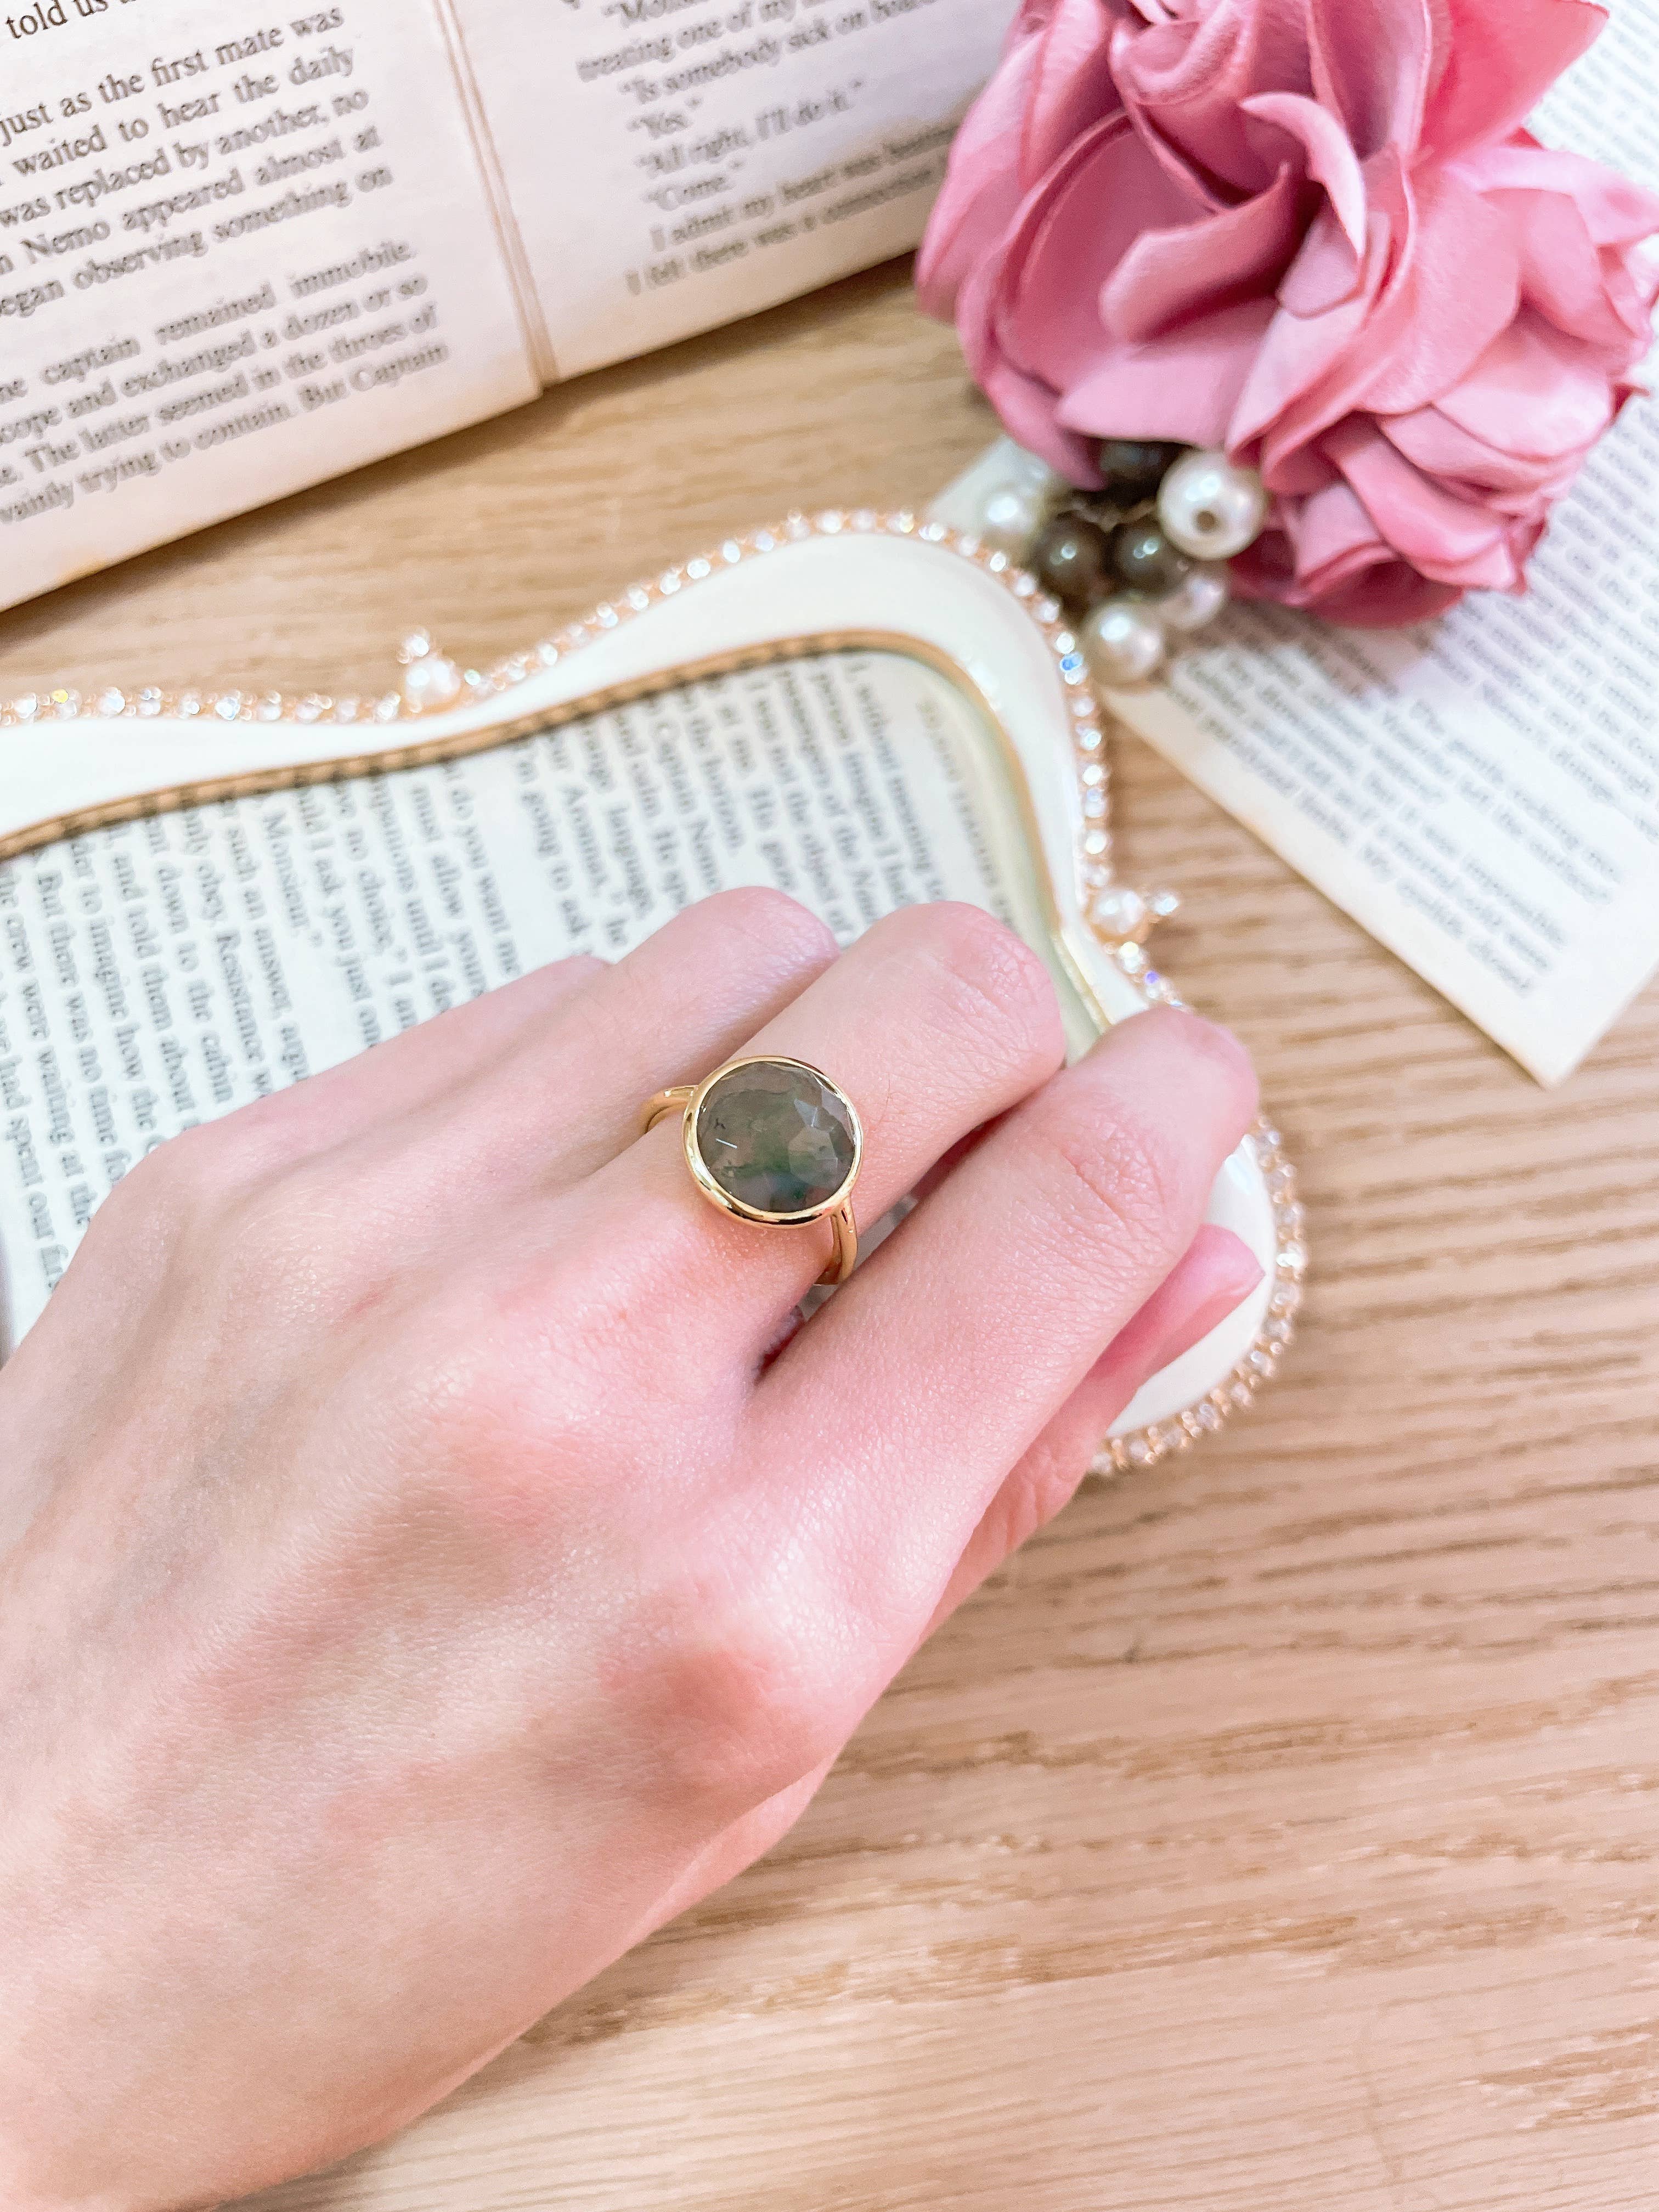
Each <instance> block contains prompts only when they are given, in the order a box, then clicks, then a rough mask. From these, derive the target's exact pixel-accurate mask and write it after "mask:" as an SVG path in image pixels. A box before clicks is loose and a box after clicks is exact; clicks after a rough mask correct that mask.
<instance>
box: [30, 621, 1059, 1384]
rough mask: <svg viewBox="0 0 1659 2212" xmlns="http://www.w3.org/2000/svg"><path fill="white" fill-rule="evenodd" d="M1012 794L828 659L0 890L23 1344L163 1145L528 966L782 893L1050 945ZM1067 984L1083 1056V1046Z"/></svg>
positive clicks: (929, 699)
mask: <svg viewBox="0 0 1659 2212" xmlns="http://www.w3.org/2000/svg"><path fill="white" fill-rule="evenodd" d="M1018 820H1019V817H1018V808H1017V806H1016V805H1015V804H1014V803H1013V800H1012V794H1011V791H1010V788H1009V786H1008V784H1007V782H1006V769H1003V768H1002V767H1001V766H1000V756H998V755H997V754H996V753H995V751H994V747H993V746H992V745H991V744H988V743H987V733H986V730H985V726H984V725H983V724H982V722H981V720H980V719H979V717H978V714H977V711H976V710H975V708H973V707H972V706H971V705H970V704H969V702H968V701H967V699H966V698H965V697H964V696H963V694H962V693H960V692H959V691H957V689H956V688H955V687H954V686H953V685H952V684H951V683H950V682H949V681H948V680H947V679H946V678H944V677H943V676H941V675H939V674H938V673H937V672H936V671H934V670H933V669H932V668H931V667H928V666H927V665H924V664H923V663H921V662H920V661H915V660H911V659H906V658H902V657H901V656H898V655H896V654H890V653H880V654H876V653H871V654H860V653H836V654H828V655H823V656H821V657H818V658H815V659H808V660H804V661H801V662H798V663H794V664H791V665H775V666H771V667H768V668H764V669H758V670H756V671H750V672H749V673H746V674H741V675H734V676H730V677H725V678H719V679H716V680H712V681H708V682H702V683H698V684H693V685H690V686H687V687H684V688H683V689H680V690H673V691H668V692H665V693H662V694H660V695H659V696H657V697H655V698H653V699H648V700H645V701H641V702H639V703H637V704H635V705H631V706H627V707H622V708H616V709H614V710H613V711H611V712H609V713H606V714H599V715H595V716H592V717H591V718H588V719H586V720H580V721H574V722H570V723H567V724H565V725H564V726H562V727H560V728H556V729H552V730H549V731H546V732H542V733H540V734H538V735H536V736H532V737H530V738H523V739H520V740H519V741H517V742H515V743H513V744H507V745H503V746H501V747H499V748H497V749H496V750H493V751H490V752H488V753H483V754H480V755H477V756H475V757H472V758H471V759H466V760H460V761H455V762H452V763H447V764H445V765H442V766H438V767H431V768H424V769H407V770H399V771H396V772H394V773H391V774H385V775H369V776H363V777H358V778H354V779H352V780H350V781H344V782H339V783H332V784H325V785H319V786H316V787H312V788H310V789H307V790H302V791H295V792H286V793H275V794H272V795H270V796H267V797H264V798H255V799H236V800H231V801H227V802H224V803H223V804H221V805H213V806H207V807H199V808H195V809H191V810H188V811H179V812H175V813H167V814H161V815H158V816H155V817H153V818H151V819H149V820H148V821H139V822H133V823H123V824H120V825H119V826H118V827H115V828H112V829H102V830H98V831H95V832H93V833H92V834H90V835H88V836H84V837H80V838H76V839H74V840H72V841H69V842H60V843H58V844H54V845H51V846H47V847H46V848H42V849H40V851H38V852H34V853H32V854H25V855H23V856H22V857H21V859H18V860H10V861H7V862H5V863H3V864H0V1291H4V1292H6V1293H7V1298H6V1299H0V1314H3V1310H4V1306H5V1304H6V1303H8V1302H9V1311H10V1332H11V1340H12V1341H14V1342H15V1340H16V1338H17V1337H18V1336H20V1335H21V1333H22V1332H23V1331H24V1330H25V1329H27V1328H28V1327H29V1326H30V1324H31V1323H32V1322H33V1321H34V1320H35V1318H36V1317H37V1316H39V1314H40V1310H41V1309H42V1308H43V1306H44V1305H45V1304H46V1299H47V1297H48V1296H49V1295H50V1292H51V1291H52V1287H53V1285H55V1284H56V1282H57V1281H58V1278H59V1276H60V1275H61V1274H62V1273H63V1272H64V1268H65V1267H66V1266H67V1265H68V1263H69V1261H70V1255H71V1254H72V1253H73V1252H74V1249H75V1248H76V1244H77V1243H79V1241H80V1239H81V1237H82V1234H83V1232H84V1231H85V1229H86V1227H87V1225H88V1222H89V1221H90V1220H91V1218H92V1217H93V1214H94V1212H95V1211H96V1209H97V1207H98V1206H99V1205H100V1202H101V1201H102V1200H103V1199H104V1198H105V1197H106V1195H107V1194H108V1193H109V1192H110V1190H111V1189H112V1188H113V1187H114V1185H115V1184H116V1183H117V1182H119V1181H120V1179H121V1177H122V1176H124V1175H125V1174H126V1173H127V1172H128V1170H130V1169H131V1167H132V1166H133V1165H134V1164H136V1163H137V1161H138V1160H140V1159H142V1158H143V1157H144V1155H145V1154H146V1153H147V1152H151V1151H153V1150H154V1149H155V1146H158V1145H161V1144H163V1143H165V1142H166V1140H167V1139H168V1138H169V1137H172V1136H174V1135H176V1134H177V1133H179V1131H181V1130H184V1129H187V1128H190V1127H194V1126H195V1125H196V1124H197V1123H199V1122H202V1121H207V1120H210V1119H212V1118H214V1117H216V1116H217V1115H222V1114H228V1113H229V1112H230V1111H231V1110H232V1109H234V1108H235V1107H238V1106H240V1105H244V1104H246V1103H248V1102H250V1101H251V1100H252V1099H255V1098H259V1097H264V1096H265V1095H267V1094H268V1093H269V1092H271V1091H278V1090H281V1089H283V1088H284V1087H285V1086H287V1085H290V1084H293V1083H296V1082H298V1081H299V1080H300V1079H301V1078H302V1077H305V1076H307V1075H309V1074H312V1073H315V1072H316V1071H318V1070H320V1069H323V1068H326V1067H330V1066H335V1065H336V1064H337V1063H338V1062H339V1061H341V1060H345V1059H347V1058H349V1056H350V1055H351V1054H354V1053H357V1052H361V1051H362V1050H364V1049H365V1048H368V1047H369V1046H372V1045H374V1044H377V1043H379V1042H380V1041H381V1040H382V1039H383V1038H386V1037H389V1036H394V1035H395V1034H396V1033H397V1032H398V1031H399V1030H404V1029H407V1028H410V1026H412V1025H413V1024H416V1023H417V1022H420V1021H423V1020H425V1019H427V1018H428V1017H430V1016H431V1015H434V1014H436V1013H438V1012H441V1011H442V1010H443V1009H445V1008H446V1007H449V1006H456V1005H459V1004H460V1003H461V1002H462V1001H464V1000H468V999H472V998H476V997H477V996H478V995H479V994H481V993H483V992H484V991H487V990H489V989H491V988H493V987H495V986H496V985H498V984H501V983H504V982H507V981H509V980H510V979H511V978H512V977H513V976H515V975H523V974H524V973H526V971H527V970H529V969H533V968H536V967H538V966H540V965H542V964H543V963H545V962H547V961H550V960H556V959H558V958H560V957H562V956H564V955H566V954H568V953H572V952H578V951H587V952H597V953H599V954H600V955H601V956H602V957H605V958H608V959H613V958H616V957H619V956H620V955H622V954H623V953H624V952H626V951H628V950H629V947H630V946H632V945H637V944H638V943H639V942H640V941H641V939H643V938H645V937H646V936H647V935H649V933H651V932H652V931H653V929H655V928H657V927H659V925H660V924H661V923H662V922H664V921H666V920H667V919H668V917H669V916H670V915H672V914H674V913H676V912H677V911H678V909H679V908H682V907H684V906H688V905H690V904H691V903H693V902H695V901H696V900H698V899H700V898H703V897H706V896H708V895H709V894H710V893H711V892H714V891H716V890H724V889H726V888H727V887H729V886H732V885H734V884H775V885H776V886H777V887H778V888H779V889H781V890H786V891H787V892H789V893H790V894H791V895H792V896H794V897H796V898H798V899H799V900H801V901H802V902H803V903H805V905H807V906H810V907H811V908H813V909H814V910H815V911H816V912H817V913H818V914H819V915H822V916H823V919H824V920H825V921H827V922H828V923H829V926H830V927H831V928H832V929H833V930H834V931H835V933H836V936H837V937H838V938H839V939H841V940H842V942H843V943H847V942H849V941H850V940H851V939H853V938H854V937H856V936H857V935H858V934H859V933H860V931H861V930H862V929H864V928H866V927H868V925H869V924H870V923H871V922H872V921H876V920H877V919H878V917H879V916H880V915H884V914H887V913H889V912H890V911H891V910H892V909H893V908H896V907H899V906H902V905H906V904H910V903H914V902H917V901H921V900H924V899H937V898H957V899H966V900H969V901H971V902H974V903H975V904H978V905H980V906H983V907H986V908H988V909H989V910H990V911H991V912H993V913H994V914H996V915H999V916H1000V918H1001V919H1002V920H1004V921H1007V922H1008V923H1010V924H1011V925H1012V927H1015V928H1017V929H1018V930H1020V931H1021V933H1023V934H1024V935H1025V936H1026V937H1027V938H1028V939H1029V940H1030V942H1031V943H1032V944H1034V945H1038V946H1039V947H1045V948H1046V947H1047V946H1048V938H1047V930H1046V914H1047V909H1046V906H1045V903H1044V900H1043V896H1042V890H1041V888H1040V885H1039V882H1038V878H1037V877H1036V872H1035V864H1034V863H1033V861H1032V860H1031V858H1030V854H1028V853H1027V851H1026V849H1025V847H1024V842H1023V836H1022V833H1021V831H1020V829H1019V828H1018ZM1058 980H1059V981H1060V982H1061V983H1062V984H1063V985H1064V986H1065V988H1064V991H1063V994H1062V995H1063V1000H1064V1003H1065V1004H1066V1009H1067V1018H1068V1025H1069V1027H1070V1029H1071V1030H1072V1034H1073V1043H1074V1045H1076V1046H1077V1047H1079V1048H1080V1047H1081V1046H1082V1045H1083V1044H1085V1043H1086V1042H1087V1041H1088V1039H1089V1037H1090V1036H1091V1035H1092V1033H1093V1031H1092V1027H1091V1023H1090V1020H1089V1018H1088V1016H1087V1014H1086V1013H1085V1011H1084V1010H1083V1008H1082V1007H1081V1006H1080V1005H1079V1002H1078V1001H1077V1000H1076V998H1075V996H1074V995H1073V992H1072V987H1071V986H1070V985H1069V984H1068V983H1066V979H1065V977H1064V976H1063V975H1061V976H1060V977H1059V978H1058ZM690 1072H691V1071H689V1070H688V1071H684V1073H690ZM5 1342H6V1331H5V1329H4V1328H0V1351H3V1349H4V1346H5Z"/></svg>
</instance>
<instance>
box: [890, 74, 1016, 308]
mask: <svg viewBox="0 0 1659 2212" xmlns="http://www.w3.org/2000/svg"><path fill="white" fill-rule="evenodd" d="M1035 74H1036V44H1035V41H1033V40H1029V39H1027V40H1023V41H1016V40H1012V39H1011V40H1010V41H1009V45H1008V47H1007V49H1006V52H1005V54H1004V57H1003V60H1002V62H1001V64H1000V66H999V68H998V70H997V72H996V75H995V76H994V77H993V78H992V79H991V82H989V84H988V85H987V87H986V88H985V90H984V91H983V93H981V95H980V97H979V98H978V100H975V103H974V105H973V106H972V107H970V108H969V111H968V113H967V114H966V116H965V117H964V118H963V123H962V127H961V129H960V130H959V131H957V135H956V137H955V139H954V140H953V142H952V143H951V158H950V161H949V164H948V166H947V167H946V169H945V184H944V186H943V188H942V190H941V191H940V192H939V198H938V200H937V201H936V202H935V204H934V207H933V216H932V218H931V219H930V221H929V222H928V225H927V235H926V237H925V238H924V239H923V240H922V242H921V252H919V253H918V255H917V257H916V289H917V292H918V294H919V295H920V296H921V306H922V309H923V312H924V313H927V314H930V315H935V316H937V317H938V318H939V320H940V321H942V322H948V321H949V320H950V318H951V314H952V313H954V311H955V302H956V295H957V290H958V289H959V287H960V286H961V285H962V284H963V282H964V281H965V280H966V278H967V275H968V272H969V270H970V269H971V268H972V267H973V265H974V264H975V261H977V260H978V259H979V258H980V256H981V254H984V253H987V252H991V251H992V250H993V249H994V247H995V246H996V245H997V243H998V241H999V240H1000V238H1001V236H1002V234H1003V233H1004V232H1005V231H1006V228H1007V227H1008V225H1009V223H1010V222H1012V220H1013V217H1014V214H1015V211H1016V210H1017V209H1018V205H1019V202H1020V197H1021V195H1020V185H1019V170H1018V156H1019V139H1020V132H1021V128H1022V123H1023V118H1024V112H1025V102H1026V100H1027V97H1028V95H1029V92H1030V83H1031V80H1032V78H1033V76H1035Z"/></svg>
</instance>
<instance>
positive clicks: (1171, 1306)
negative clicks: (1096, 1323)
mask: <svg viewBox="0 0 1659 2212" xmlns="http://www.w3.org/2000/svg"><path fill="white" fill-rule="evenodd" d="M1262 1272H1263V1271H1262V1267H1261V1261H1259V1260H1258V1259H1257V1258H1256V1256H1255V1253H1254V1252H1252V1251H1251V1249H1249V1245H1248V1244H1246V1243H1243V1241H1242V1240H1241V1239H1240V1238H1238V1237H1235V1236H1234V1235H1233V1233H1232V1231H1231V1230H1230V1229H1218V1228H1216V1227H1214V1226H1213V1225H1211V1224H1208V1223H1206V1225H1205V1226H1204V1227H1203V1228H1202V1229H1200V1231H1199V1232H1198V1235H1197V1236H1196V1237H1194V1239H1193V1242H1192V1243H1191V1245H1190V1246H1189V1247H1188V1251H1187V1254H1186V1256H1185V1258H1184V1259H1182V1261H1181V1262H1180V1264H1179V1266H1178V1267H1176V1270H1175V1272H1174V1273H1172V1274H1171V1275H1170V1277H1169V1279H1167V1281H1166V1282H1165V1283H1164V1286H1163V1288H1162V1289H1161V1290H1159V1291H1155V1292H1154V1293H1153V1295H1152V1297H1151V1298H1149V1299H1148V1300H1147V1302H1146V1304H1145V1305H1144V1306H1143V1307H1142V1308H1141V1310H1140V1311H1139V1314H1138V1315H1137V1316H1135V1318H1134V1320H1133V1322H1130V1324H1129V1327H1128V1328H1127V1329H1125V1331H1124V1332H1123V1335H1122V1336H1121V1337H1120V1338H1119V1339H1118V1342H1117V1346H1115V1351H1116V1352H1117V1354H1118V1357H1119V1358H1120V1359H1121V1361H1122V1363H1123V1364H1124V1365H1126V1366H1127V1367H1129V1368H1130V1369H1131V1370H1133V1372H1134V1373H1135V1374H1138V1375H1139V1377H1140V1380H1141V1382H1142V1383H1147V1382H1149V1381H1150V1380H1151V1379H1152V1376H1154V1375H1157V1374H1159V1373H1161V1372H1162V1370H1164V1368H1166V1367H1169V1366H1171V1365H1173V1364H1174V1363H1175V1361H1176V1360H1177V1359H1179V1358H1181V1357H1182V1353H1183V1352H1190V1351H1191V1350H1192V1348H1193V1346H1194V1345H1195V1344H1201V1343H1202V1342H1203V1340H1204V1339H1205V1338H1206V1336H1207V1335H1208V1334H1210V1331H1211V1330H1212V1328H1219V1327H1220V1325H1221V1323H1222V1322H1224V1321H1225V1320H1226V1318H1227V1316H1228V1315H1229V1314H1231V1313H1236V1312H1237V1310H1238V1308H1239V1307H1240V1306H1242V1305H1243V1303H1244V1301H1245V1299H1246V1298H1248V1297H1249V1295H1250V1293H1251V1292H1252V1291H1255V1290H1256V1289H1257V1288H1259V1287H1260V1285H1261V1279H1262ZM1126 1340H1132V1341H1126Z"/></svg>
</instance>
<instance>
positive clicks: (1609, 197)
mask: <svg viewBox="0 0 1659 2212" xmlns="http://www.w3.org/2000/svg"><path fill="white" fill-rule="evenodd" d="M1456 167H1457V173H1458V174H1459V175H1460V176H1462V177H1466V178H1467V179H1468V181H1469V182H1470V183H1471V184H1472V185H1474V186H1475V188H1476V189H1477V190H1478V191H1516V192H1534V191H1535V192H1565V193H1567V194H1569V195H1570V197H1571V199H1572V202H1573V204H1574V205H1575V206H1576V207H1577V210H1578V212H1579V214H1580V215H1582V216H1583V218H1584V224H1585V228H1587V229H1588V230H1589V234H1590V236H1591V238H1592V239H1594V240H1595V243H1596V245H1597V246H1635V245H1638V244H1639V243H1640V242H1641V240H1644V239H1646V238H1650V237H1651V236H1652V235H1653V234H1654V232H1655V231H1656V230H1659V197H1655V195H1654V194H1653V193H1652V192H1650V191H1644V190H1643V188H1642V186H1641V185H1637V184H1632V182H1631V180H1630V179H1629V178H1628V177H1621V176H1620V174H1619V172H1618V171H1617V170H1616V169H1609V168H1607V167H1605V166H1604V164H1602V163H1601V162H1600V161H1590V160H1589V159H1588V158H1587V157H1586V156H1585V155H1583V154H1569V153H1566V152H1564V151H1563V150H1562V149H1559V148H1558V147H1554V146H1541V145H1540V144H1539V143H1538V141H1537V140H1536V139H1535V138H1534V137H1530V136H1529V135H1528V133H1527V132H1526V131H1520V132H1517V133H1516V136H1515V137H1512V138H1510V139H1508V140H1506V141H1505V143H1504V144H1503V145H1501V146H1483V147H1482V148H1481V149H1480V151H1479V152H1478V153H1475V154H1468V155H1464V156H1463V157H1462V159H1461V160H1460V161H1458V162H1457V164H1456Z"/></svg>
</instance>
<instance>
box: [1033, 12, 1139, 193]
mask: <svg viewBox="0 0 1659 2212" xmlns="http://www.w3.org/2000/svg"><path fill="white" fill-rule="evenodd" d="M1114 20H1115V19H1114V17H1113V15H1111V13H1110V12H1109V10H1108V9H1106V8H1104V7H1103V5H1102V4H1101V0H1055V4H1054V9H1053V12H1052V14H1051V15H1049V16H1048V21H1047V22H1046V24H1045V25H1044V27H1043V28H1042V30H1041V32H1040V33H1038V36H1037V38H1036V40H1035V41H1034V46H1033V52H1034V62H1035V66H1034V68H1033V70H1032V74H1031V80H1030V106H1029V107H1028V108H1027V110H1026V113H1025V120H1024V131H1023V133H1022V136H1021V143H1020V159H1019V174H1020V181H1021V183H1022V184H1024V185H1026V186H1027V187H1028V188H1029V187H1030V185H1033V184H1035V183H1036V180H1037V179H1038V178H1039V177H1041V176H1042V175H1043V174H1044V173H1046V172H1047V171H1048V170H1049V169H1051V168H1052V167H1054V163H1055V162H1056V161H1060V159H1061V157H1062V156H1063V155H1064V154H1065V152H1066V148H1067V147H1068V146H1070V144H1071V143H1072V142H1073V139H1074V138H1076V137H1079V134H1080V133H1081V132H1083V131H1086V130H1088V129H1089V128H1090V126H1091V125H1092V124H1095V123H1097V122H1099V120H1100V119H1101V118H1102V117H1103V116H1104V115H1109V114H1112V113H1114V112H1115V111H1116V110H1117V109H1118V108H1120V107H1121V106H1122V104H1123V103H1122V101H1121V100H1120V98H1119V97H1118V90H1117V87H1116V85H1115V82H1113V79H1112V55H1111V43H1112V31H1113V27H1114Z"/></svg>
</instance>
